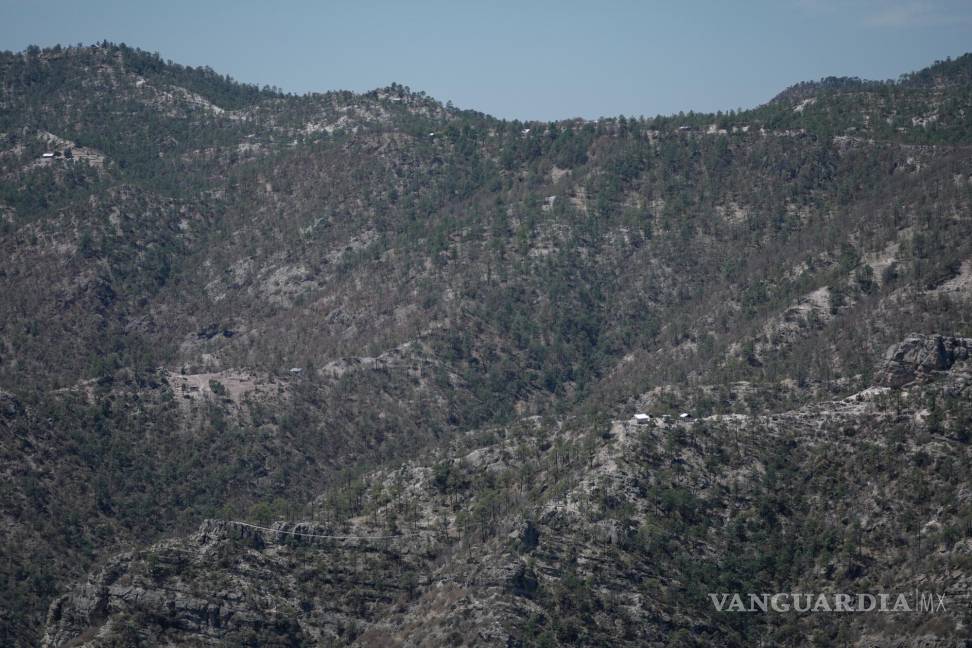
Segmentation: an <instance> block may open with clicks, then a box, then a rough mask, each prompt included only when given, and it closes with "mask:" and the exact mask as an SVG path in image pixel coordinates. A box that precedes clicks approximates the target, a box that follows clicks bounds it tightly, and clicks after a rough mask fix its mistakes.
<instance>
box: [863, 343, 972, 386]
mask: <svg viewBox="0 0 972 648" xmlns="http://www.w3.org/2000/svg"><path fill="white" fill-rule="evenodd" d="M970 349H972V338H961V337H950V336H944V335H921V334H918V333H913V334H911V335H909V336H908V337H907V338H905V339H904V341H902V342H899V343H898V344H895V345H893V346H892V347H891V348H889V349H888V351H887V353H885V354H884V359H883V361H882V362H881V365H880V367H879V368H878V373H877V383H878V384H879V385H884V386H886V387H901V386H902V385H906V384H908V383H910V382H914V381H916V380H927V379H929V378H930V377H931V376H932V375H934V373H935V372H937V371H947V370H949V369H951V368H952V365H953V364H955V363H956V362H959V361H962V360H966V359H968V357H969V350H970Z"/></svg>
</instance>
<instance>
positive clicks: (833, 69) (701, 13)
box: [0, 0, 972, 119]
mask: <svg viewBox="0 0 972 648" xmlns="http://www.w3.org/2000/svg"><path fill="white" fill-rule="evenodd" d="M103 39H108V40H110V41H114V42H124V43H127V44H128V45H131V46H135V47H140V48H142V49H144V50H149V51H157V52H159V53H160V54H161V55H162V56H163V57H164V58H166V59H172V60H174V61H177V62H179V63H183V64H188V65H209V66H210V67H212V68H213V69H215V70H216V71H218V72H221V73H227V74H230V75H231V76H233V77H235V78H237V79H239V80H241V81H247V82H251V83H257V84H260V85H264V84H268V85H275V86H278V87H280V88H282V89H283V90H285V91H291V92H306V91H312V90H320V91H323V90H333V89H348V90H355V91H361V90H370V89H372V88H375V87H379V86H384V85H387V84H389V83H391V82H392V81H397V82H399V83H402V84H405V85H408V86H411V87H412V89H413V90H425V91H426V92H428V93H429V94H431V95H432V96H434V97H436V98H437V99H440V100H442V101H447V100H452V101H453V102H454V103H455V104H456V105H457V106H460V107H463V108H473V109H476V110H481V111H483V112H487V113H490V114H493V115H496V116H499V117H509V118H519V119H555V118H565V117H574V116H579V117H598V116H605V115H618V114H625V115H642V114H643V115H655V114H658V113H662V114H668V113H673V112H678V111H679V110H686V111H687V110H703V111H711V110H717V109H729V108H739V107H751V106H754V105H757V104H759V103H762V102H765V101H767V100H768V99H770V98H771V97H772V96H773V95H775V94H776V93H777V92H779V91H780V90H782V89H783V88H785V87H786V86H788V85H790V84H792V83H794V82H796V81H802V80H815V79H819V78H820V77H823V76H830V75H835V76H843V75H846V76H860V77H864V78H872V79H885V78H896V77H897V76H898V74H900V73H901V72H906V71H911V70H914V69H918V68H921V67H924V66H925V65H927V64H929V63H931V62H932V61H934V60H935V59H944V58H945V57H947V56H952V57H956V56H959V55H961V54H963V53H965V52H966V51H972V1H970V0H928V1H921V0H918V1H911V0H775V1H772V0H738V1H732V0H722V1H713V2H701V1H699V2H695V1H690V0H669V1H667V2H648V1H644V2H634V1H621V0H618V1H612V0H588V1H586V2H574V1H571V0H561V1H560V2H546V1H544V2H540V1H537V2H530V1H529V0H521V1H520V2H505V1H495V2H490V1H488V0H479V1H478V2H466V1H464V0H447V1H441V2H440V1H436V2H431V1H430V2H423V1H419V0H416V1H409V0H397V1H395V0H389V1H369V0H348V1H346V2H325V1H323V0H322V1H318V2H311V1H301V2H297V1H294V2H286V1H284V0H278V1H277V2H253V1H249V0H234V1H232V2H217V1H207V0H193V1H191V2H189V1H185V0H156V1H155V2H133V1H131V0H44V1H33V0H22V1H21V2H13V1H10V0H0V50H2V49H5V50H14V51H20V50H22V49H24V48H25V47H26V46H27V45H29V44H37V45H42V46H47V45H54V44H56V43H60V44H62V45H67V44H76V43H79V42H82V43H84V44H86V45H87V44H90V43H92V42H96V41H99V42H100V41H101V40H103Z"/></svg>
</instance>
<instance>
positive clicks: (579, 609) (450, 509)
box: [45, 336, 972, 646]
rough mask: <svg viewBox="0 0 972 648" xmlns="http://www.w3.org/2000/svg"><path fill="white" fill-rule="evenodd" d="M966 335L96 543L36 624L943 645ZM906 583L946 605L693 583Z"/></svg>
mask: <svg viewBox="0 0 972 648" xmlns="http://www.w3.org/2000/svg"><path fill="white" fill-rule="evenodd" d="M970 350H972V339H955V338H944V339H943V338H941V337H940V336H939V337H927V338H926V337H922V336H913V337H911V338H909V339H908V340H907V341H905V342H904V343H902V344H901V345H899V346H897V347H893V348H892V349H891V351H890V352H889V353H888V359H887V361H886V362H884V363H882V364H881V365H880V366H879V369H880V371H879V380H880V382H882V383H889V384H892V385H895V386H894V387H887V386H884V385H883V384H882V385H878V386H873V387H870V388H868V389H866V390H864V391H862V392H860V393H858V394H855V395H853V396H851V397H849V398H846V399H842V400H838V401H821V402H819V403H814V404H812V405H808V406H804V407H801V408H799V409H796V410H791V411H786V412H781V413H778V414H772V415H740V414H736V415H728V416H712V417H705V418H701V419H697V420H692V421H690V422H688V423H678V424H674V423H661V424H658V425H652V426H642V425H637V424H635V423H633V422H630V421H614V422H613V423H611V425H610V427H609V428H598V427H595V428H594V429H591V430H577V429H570V428H569V427H567V428H561V429H552V428H550V427H548V426H546V425H544V424H542V423H540V422H539V421H532V422H531V421H525V422H523V423H522V424H521V425H518V426H513V427H509V428H504V429H501V430H494V431H492V437H493V438H492V440H486V441H485V445H481V447H478V448H476V449H474V450H471V451H470V448H469V446H468V443H469V442H470V441H472V439H468V440H462V441H460V442H459V443H456V444H453V445H452V446H451V447H450V448H449V449H448V450H447V451H445V452H444V453H443V454H442V455H441V456H440V457H439V458H438V459H437V460H433V461H431V462H421V461H420V462H417V463H416V462H409V463H407V464H405V465H403V466H401V467H399V468H397V469H394V470H390V471H383V472H377V473H372V474H369V475H367V476H365V477H363V479H362V481H361V482H359V483H356V484H354V485H345V486H342V487H341V488H338V489H335V490H334V491H331V492H329V493H327V494H325V495H323V496H321V497H320V498H318V499H317V500H316V501H315V503H314V504H313V505H312V506H311V507H310V508H309V509H308V511H309V512H313V514H314V516H315V518H316V520H315V521H314V522H306V523H276V524H274V525H273V526H272V527H268V528H259V527H253V526H249V525H247V524H246V523H241V522H227V521H215V520H209V521H206V522H205V523H204V524H202V526H201V527H200V528H199V530H198V531H197V532H196V533H194V534H192V535H190V536H188V537H186V538H184V539H178V540H172V541H166V542H163V543H161V544H158V545H155V546H153V547H151V548H148V549H145V550H142V551H138V552H134V553H126V554H123V555H121V556H119V557H116V558H113V559H112V560H110V561H109V562H108V564H107V565H105V566H104V567H102V568H101V569H100V570H99V571H98V572H97V574H96V575H94V576H92V577H91V578H90V579H89V580H88V582H86V583H85V584H83V585H80V586H78V587H76V588H75V589H74V590H72V592H71V593H70V594H69V595H67V596H65V597H63V598H61V599H60V600H59V601H57V602H56V603H55V604H54V605H53V606H52V608H51V612H50V615H49V617H48V630H47V635H46V638H45V645H48V646H61V645H65V644H66V643H67V642H70V641H72V640H74V639H81V643H80V644H71V645H84V646H105V645H114V643H113V642H121V645H134V644H135V643H137V642H138V641H144V642H147V643H149V644H166V643H175V644H180V643H184V642H190V641H191V642H199V643H200V644H201V645H230V644H233V645H320V644H322V643H323V644H325V645H327V644H328V643H335V644H338V645H358V646H369V645H408V646H435V645H446V644H448V645H457V646H458V645H495V646H507V645H511V644H512V645H631V646H643V645H723V646H742V645H753V644H754V643H756V642H760V641H762V642H769V643H771V644H772V645H781V646H783V645H785V646H790V645H792V646H802V645H810V644H813V645H833V644H834V643H837V644H844V643H848V644H849V643H851V642H853V643H854V645H865V643H866V645H919V643H918V642H919V641H920V642H921V643H920V645H942V646H944V645H955V644H954V643H953V642H952V639H954V638H957V637H961V636H963V635H966V634H967V632H968V627H969V623H970V622H972V615H970V614H969V609H968V604H967V603H968V601H967V597H968V596H969V595H972V591H970V586H972V572H970V568H972V558H970V556H972V526H970V525H972V500H970V493H969V490H968V484H967V483H965V480H963V479H961V478H960V477H959V476H960V475H964V474H966V473H967V471H968V470H969V468H970V461H972V455H970V453H969V445H968V432H969V428H968V425H969V422H970V416H972V409H970V407H969V402H970V396H972V392H970V390H972V372H970V364H969V353H970ZM902 385H904V387H903V386H902ZM928 406H930V407H931V408H932V409H931V410H929V409H926V407H928ZM659 420H660V419H659ZM472 442H473V443H474V444H475V445H480V443H476V442H475V441H472ZM916 590H918V591H921V592H927V593H929V594H930V593H931V592H937V593H941V594H942V595H943V596H947V601H948V603H947V607H946V609H944V610H938V609H936V610H934V612H935V613H934V614H932V611H933V610H927V611H924V612H922V611H920V610H918V609H917V604H916V603H915V601H914V600H912V601H911V604H912V605H914V606H915V608H916V609H914V610H912V611H909V612H904V611H899V612H897V613H894V614H888V615H880V614H878V615H867V614H858V615H851V616H844V617H841V618H840V620H836V619H835V618H834V616H833V615H827V614H807V613H804V614H799V613H795V612H791V613H786V614H780V615H778V616H777V617H776V618H767V617H766V616H765V615H764V616H762V617H760V616H758V615H749V614H739V613H732V612H719V611H717V610H715V609H714V608H713V606H712V604H711V602H710V599H709V596H708V594H709V593H719V592H729V593H734V592H741V593H742V594H743V596H746V593H747V592H755V593H757V594H758V593H759V592H814V593H825V592H830V593H834V592H850V591H852V592H855V593H856V592H867V593H877V592H885V593H888V592H890V593H895V595H896V594H897V593H907V595H908V596H909V597H913V594H914V592H915V591H916ZM862 642H863V643H862ZM893 642H898V643H893Z"/></svg>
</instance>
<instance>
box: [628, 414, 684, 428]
mask: <svg viewBox="0 0 972 648" xmlns="http://www.w3.org/2000/svg"><path fill="white" fill-rule="evenodd" d="M691 418H692V415H691V414H689V413H688V412H682V413H681V414H679V415H678V420H679V421H683V422H684V421H688V420H689V419H691ZM631 420H633V421H634V422H635V423H636V424H637V425H651V423H652V422H653V421H652V417H651V416H650V415H648V414H643V413H641V412H639V413H637V414H635V415H634V416H633V417H632V419H631ZM672 420H673V417H672V416H671V415H670V414H663V415H661V416H656V417H655V420H654V422H655V423H671V422H672Z"/></svg>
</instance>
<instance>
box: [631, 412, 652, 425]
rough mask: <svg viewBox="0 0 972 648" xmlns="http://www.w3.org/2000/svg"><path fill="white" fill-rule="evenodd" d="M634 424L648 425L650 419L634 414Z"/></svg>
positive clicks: (644, 415)
mask: <svg viewBox="0 0 972 648" xmlns="http://www.w3.org/2000/svg"><path fill="white" fill-rule="evenodd" d="M634 422H635V423H637V424H638V425H648V424H649V423H651V417H650V416H648V415H647V414H635V415H634Z"/></svg>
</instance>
